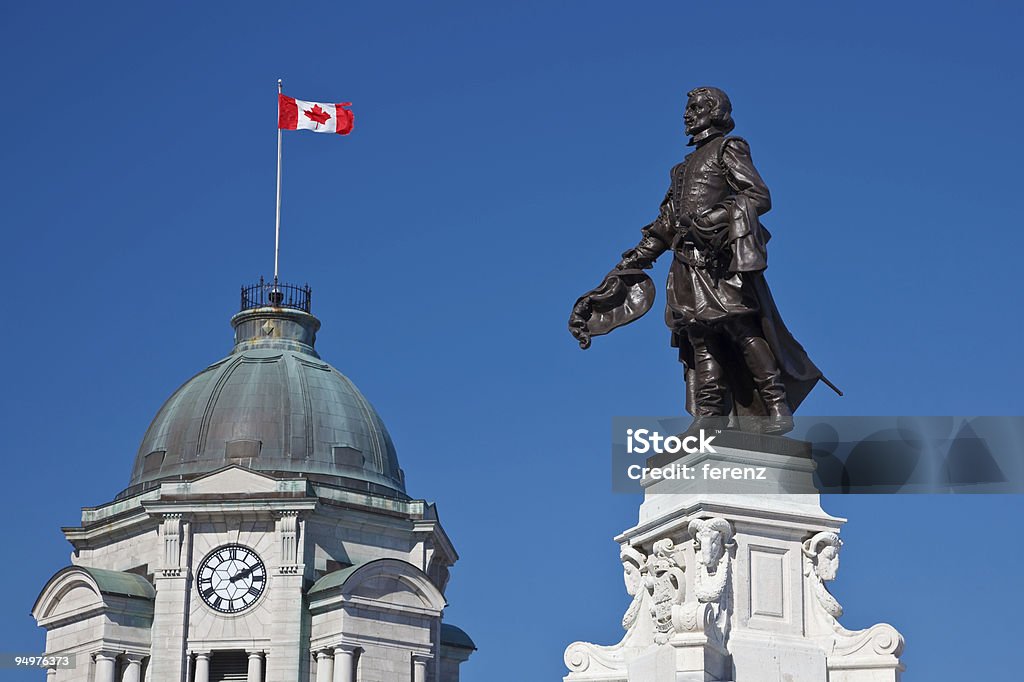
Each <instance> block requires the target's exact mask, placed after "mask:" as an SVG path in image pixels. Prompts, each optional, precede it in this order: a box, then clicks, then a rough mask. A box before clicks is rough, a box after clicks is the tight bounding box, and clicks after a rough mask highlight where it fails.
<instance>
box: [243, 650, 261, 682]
mask: <svg viewBox="0 0 1024 682" xmlns="http://www.w3.org/2000/svg"><path fill="white" fill-rule="evenodd" d="M245 680H246V682H263V652H262V651H250V652H249V673H248V675H247V676H246V678H245Z"/></svg>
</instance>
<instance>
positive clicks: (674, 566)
mask: <svg viewBox="0 0 1024 682" xmlns="http://www.w3.org/2000/svg"><path fill="white" fill-rule="evenodd" d="M653 550H654V551H653V553H652V554H651V556H650V557H648V560H647V575H646V577H645V578H644V587H645V589H647V591H648V593H649V594H650V595H651V606H650V614H651V618H653V619H654V628H655V630H657V632H658V634H657V635H655V637H654V640H655V642H657V643H658V644H661V643H663V642H664V641H666V640H667V639H668V634H669V633H671V632H672V615H673V611H674V607H676V606H679V605H680V604H682V603H683V601H684V600H685V598H686V576H685V575H684V574H683V571H684V565H683V564H681V563H680V562H679V561H677V558H676V552H677V551H678V550H676V547H675V543H673V542H672V540H670V539H668V538H665V539H663V540H658V541H657V542H655V543H654V547H653Z"/></svg>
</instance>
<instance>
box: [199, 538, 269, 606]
mask: <svg viewBox="0 0 1024 682" xmlns="http://www.w3.org/2000/svg"><path fill="white" fill-rule="evenodd" d="M196 580H197V583H198V585H197V586H198V588H199V596H200V597H202V598H203V601H204V602H206V603H207V604H208V605H209V606H210V608H212V609H215V610H217V611H220V612H221V613H238V612H239V611H244V610H245V609H247V608H249V607H250V606H252V605H253V604H255V603H256V600H257V599H259V598H260V595H261V594H263V590H264V589H265V588H266V586H267V569H266V567H265V566H264V565H263V560H262V559H260V557H259V555H257V554H256V552H254V551H252V550H251V549H249V548H248V547H243V546H242V545H225V546H224V547H220V548H219V549H215V550H213V551H212V552H210V553H209V554H207V555H206V558H204V559H203V562H202V563H201V564H199V571H198V572H197V574H196Z"/></svg>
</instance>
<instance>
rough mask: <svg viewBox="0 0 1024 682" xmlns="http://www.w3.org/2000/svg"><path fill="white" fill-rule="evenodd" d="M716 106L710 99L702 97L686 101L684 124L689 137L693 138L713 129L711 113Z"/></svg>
mask: <svg viewBox="0 0 1024 682" xmlns="http://www.w3.org/2000/svg"><path fill="white" fill-rule="evenodd" d="M714 106H715V105H714V102H712V101H711V100H710V99H709V98H707V97H702V96H700V95H698V96H696V97H691V98H690V99H688V100H687V101H686V111H685V112H683V123H685V124H686V134H687V135H689V136H690V137H693V136H694V135H696V134H698V133H702V132H704V131H705V130H707V129H708V128H710V127H711V112H712V111H713V110H714Z"/></svg>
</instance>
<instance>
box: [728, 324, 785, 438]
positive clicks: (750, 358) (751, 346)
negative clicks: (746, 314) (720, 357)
mask: <svg viewBox="0 0 1024 682" xmlns="http://www.w3.org/2000/svg"><path fill="white" fill-rule="evenodd" d="M734 329H735V330H736V332H738V333H737V334H736V336H735V337H734V338H735V340H736V345H737V346H738V347H739V349H740V352H741V353H742V354H743V360H744V362H746V364H747V369H748V370H750V376H751V377H752V378H753V380H754V386H755V387H756V388H757V392H758V394H759V395H760V396H761V402H762V403H763V404H764V406H765V411H766V413H767V414H766V417H767V421H766V422H765V424H764V426H763V427H762V431H764V433H772V434H777V435H781V434H783V433H789V432H790V431H792V430H793V411H792V410H791V409H790V407H789V402H788V401H787V400H786V386H785V384H783V383H782V372H781V370H779V363H778V361H776V359H775V354H774V353H772V349H771V347H769V346H768V342H767V341H766V340H765V338H764V337H763V336H762V335H761V334H760V332H759V330H758V329H757V327H756V326H755V325H754V324H753V320H749V319H746V320H742V322H740V324H738V325H736V327H734Z"/></svg>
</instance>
